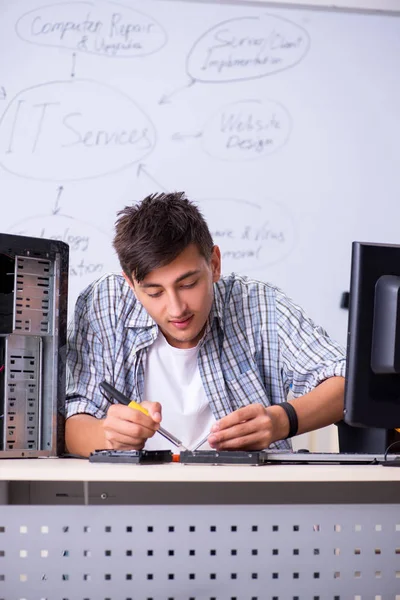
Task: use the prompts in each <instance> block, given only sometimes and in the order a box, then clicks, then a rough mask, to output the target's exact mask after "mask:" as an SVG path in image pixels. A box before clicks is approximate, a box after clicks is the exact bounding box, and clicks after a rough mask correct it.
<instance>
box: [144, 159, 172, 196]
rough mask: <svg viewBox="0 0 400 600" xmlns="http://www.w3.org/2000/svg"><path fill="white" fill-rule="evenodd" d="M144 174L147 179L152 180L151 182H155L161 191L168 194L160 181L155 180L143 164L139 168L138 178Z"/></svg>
mask: <svg viewBox="0 0 400 600" xmlns="http://www.w3.org/2000/svg"><path fill="white" fill-rule="evenodd" d="M142 173H144V174H145V175H146V177H148V178H149V179H151V181H153V182H154V183H155V184H156V185H157V186H158V187H159V188H160V189H161V190H163V191H164V192H166V193H168V190H167V189H166V188H165V187H164V186H163V185H161V183H158V181H157V180H156V179H154V177H153V176H152V175H150V173H149V172H148V170H147V168H146V165H144V164H143V163H140V164H139V165H138V168H137V171H136V175H137V177H140V176H141V175H142Z"/></svg>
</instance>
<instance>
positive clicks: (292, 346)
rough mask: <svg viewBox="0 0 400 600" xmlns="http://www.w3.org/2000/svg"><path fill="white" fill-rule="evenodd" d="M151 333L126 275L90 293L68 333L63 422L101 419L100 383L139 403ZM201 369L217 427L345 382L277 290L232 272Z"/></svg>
mask: <svg viewBox="0 0 400 600" xmlns="http://www.w3.org/2000/svg"><path fill="white" fill-rule="evenodd" d="M157 335H158V326H157V324H156V323H155V322H154V321H153V319H152V318H151V317H150V316H149V314H148V313H147V312H146V311H145V309H144V308H143V306H142V305H141V304H140V303H139V302H138V301H137V300H136V298H135V296H134V294H133V292H132V290H131V289H130V287H129V286H128V285H127V283H126V282H125V279H124V278H123V277H122V275H106V276H104V277H102V278H101V279H99V280H97V281H95V282H94V283H92V284H91V285H90V286H89V287H88V288H86V290H84V291H83V292H82V294H81V295H80V296H79V298H78V300H77V303H76V308H75V314H74V318H73V319H72V321H71V323H70V327H69V333H68V353H67V406H66V417H67V418H68V417H70V416H72V415H75V414H77V413H87V414H89V415H93V416H94V417H97V418H103V417H104V416H105V414H106V412H107V409H108V407H109V402H108V401H107V400H106V398H105V397H104V396H103V395H102V394H101V392H100V389H99V383H100V382H101V381H103V380H107V381H108V382H109V383H111V384H112V385H114V387H115V388H117V389H118V390H120V391H121V392H123V393H124V394H125V395H126V396H128V397H129V398H132V399H134V400H136V401H137V402H141V401H142V400H143V399H144V398H143V393H144V381H145V369H146V358H147V351H148V349H149V346H150V345H151V344H152V343H153V342H154V341H155V339H156V338H157ZM198 364H199V370H200V375H201V379H202V382H203V386H204V390H205V393H206V396H207V399H208V401H209V403H210V408H211V410H212V412H213V414H214V416H215V418H216V419H220V418H221V417H223V416H224V415H227V414H229V413H230V412H232V411H234V410H236V409H238V408H240V407H241V406H245V405H247V404H251V403H256V402H257V403H261V404H263V405H264V406H270V405H271V404H279V403H280V402H284V401H285V400H286V399H287V395H288V392H289V389H291V391H292V393H293V395H294V396H295V397H297V396H301V395H303V394H305V393H307V392H309V391H310V390H312V389H313V388H314V387H316V386H317V385H318V384H319V383H321V382H322V381H323V380H325V379H327V378H328V377H332V376H335V375H338V376H343V377H344V374H345V353H344V350H343V349H342V348H341V347H340V346H339V345H338V344H336V343H335V342H334V341H332V340H331V339H330V338H329V337H328V335H327V333H326V332H325V331H324V330H323V329H322V328H321V327H317V326H316V325H314V323H313V322H312V321H311V320H310V319H309V318H307V317H306V316H305V314H304V312H303V311H302V310H301V309H300V308H299V307H298V306H296V305H295V304H293V302H291V300H289V299H288V298H287V297H286V296H285V295H284V294H283V293H282V292H281V291H280V290H278V289H277V288H276V287H273V286H271V285H270V284H267V283H261V282H259V281H255V280H253V279H248V278H247V277H240V276H238V275H235V274H233V275H231V276H228V277H223V278H221V279H220V281H218V282H217V283H215V284H214V302H213V306H212V309H211V312H210V315H209V318H208V321H207V325H206V331H205V335H204V337H203V339H202V341H201V342H200V348H199V354H198ZM160 401H161V404H162V399H160ZM275 447H279V448H289V447H290V443H289V442H288V441H287V440H282V441H280V442H277V444H275Z"/></svg>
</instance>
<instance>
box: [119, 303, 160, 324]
mask: <svg viewBox="0 0 400 600" xmlns="http://www.w3.org/2000/svg"><path fill="white" fill-rule="evenodd" d="M154 325H157V323H156V322H155V321H154V319H152V318H151V316H150V315H149V313H148V312H147V310H146V309H145V308H144V307H143V305H142V304H141V303H140V302H139V300H137V299H135V303H134V305H133V308H132V310H131V311H130V312H129V313H128V315H127V317H126V320H125V324H124V327H138V328H140V327H154Z"/></svg>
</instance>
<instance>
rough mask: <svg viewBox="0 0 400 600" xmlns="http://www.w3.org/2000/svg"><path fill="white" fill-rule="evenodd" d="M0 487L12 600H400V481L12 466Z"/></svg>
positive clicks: (7, 595) (0, 550)
mask: <svg viewBox="0 0 400 600" xmlns="http://www.w3.org/2000/svg"><path fill="white" fill-rule="evenodd" d="M0 481H2V482H3V506H1V511H0V582H1V583H0V598H2V599H3V598H4V600H14V599H16V598H17V599H18V600H20V599H22V598H23V599H26V600H42V599H44V598H47V599H49V600H86V599H87V600H128V599H131V600H134V599H135V600H136V599H138V600H149V599H151V600H172V599H173V600H194V599H195V600H210V599H214V600H232V599H234V600H293V599H297V600H317V599H318V600H400V508H399V500H400V469H396V468H386V467H382V466H378V465H376V466H362V465H357V466H350V465H329V466H328V465H301V466H299V465H296V466H295V465H282V466H279V465H270V466H262V467H251V466H240V467H236V466H229V467H222V466H218V467H214V466H204V467H203V466H188V465H186V466H184V465H179V464H171V465H160V466H157V465H152V466H145V465H140V466H139V465H122V464H119V465H109V464H104V465H101V464H90V463H89V462H88V461H86V460H76V459H30V460H23V459H14V460H13V459H9V460H1V461H0ZM6 482H7V483H6Z"/></svg>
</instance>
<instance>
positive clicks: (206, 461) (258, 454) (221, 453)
mask: <svg viewBox="0 0 400 600" xmlns="http://www.w3.org/2000/svg"><path fill="white" fill-rule="evenodd" d="M179 456H180V460H179V462H181V463H184V464H186V465H193V464H197V465H263V464H265V462H266V456H267V453H266V452H265V451H263V450H251V451H247V450H193V451H190V450H187V451H184V452H181V453H180V455H179Z"/></svg>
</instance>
